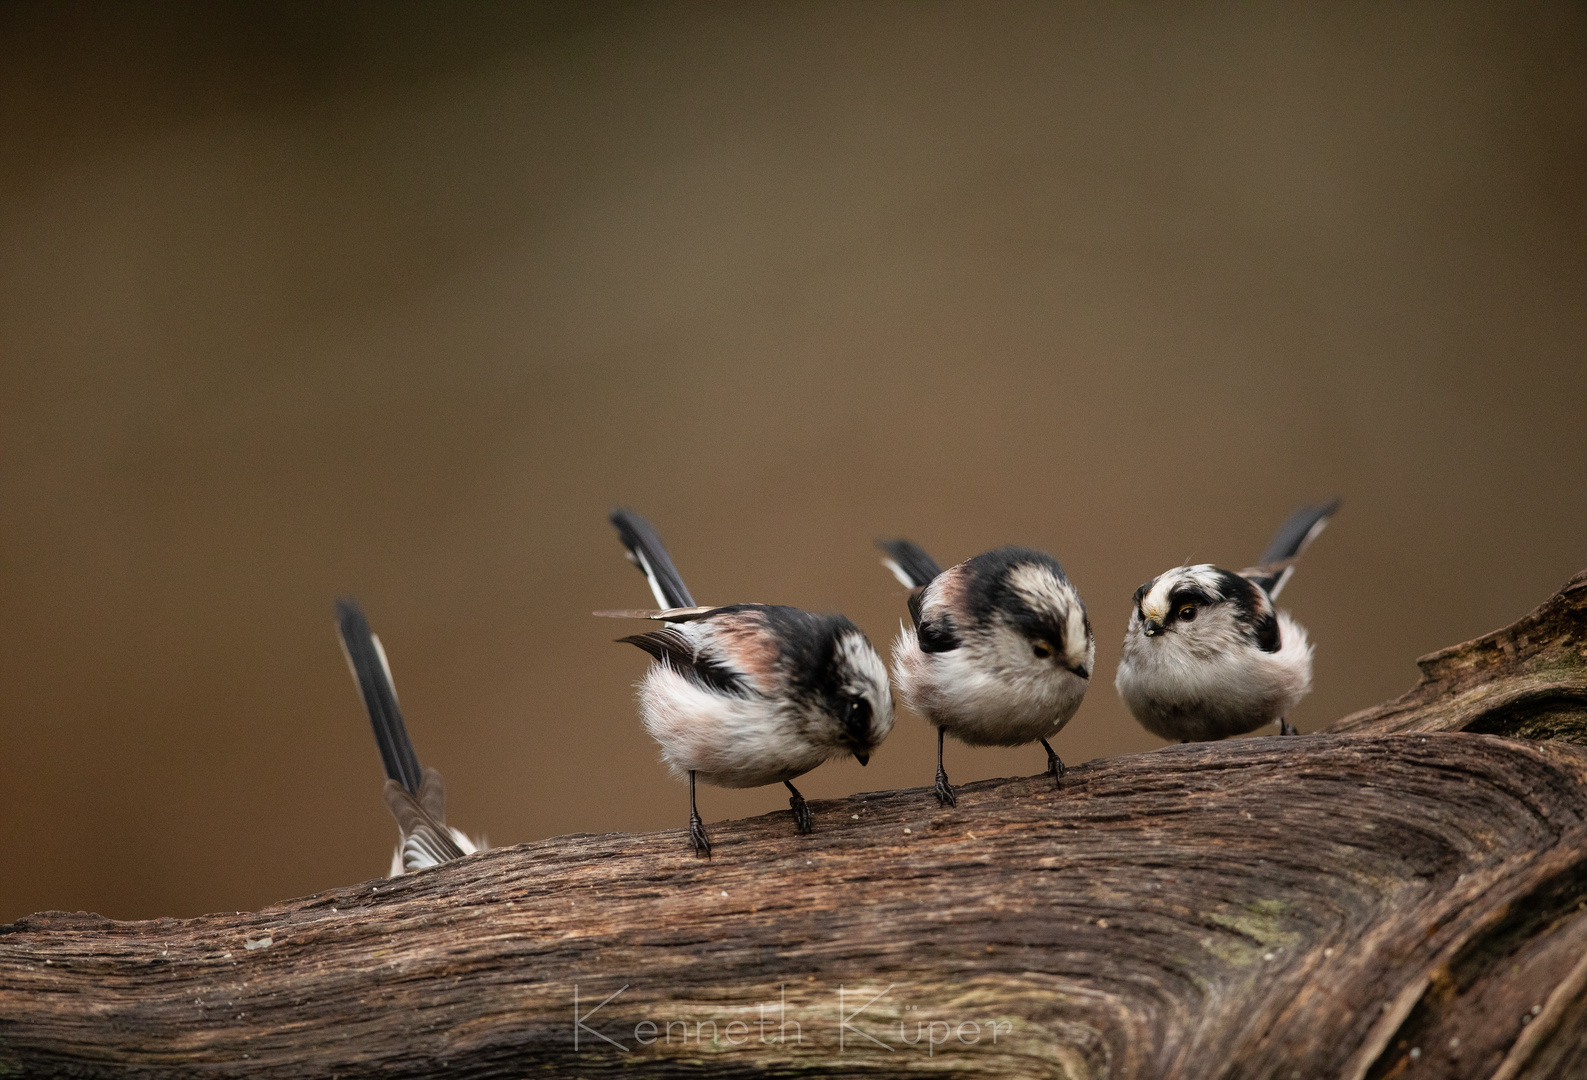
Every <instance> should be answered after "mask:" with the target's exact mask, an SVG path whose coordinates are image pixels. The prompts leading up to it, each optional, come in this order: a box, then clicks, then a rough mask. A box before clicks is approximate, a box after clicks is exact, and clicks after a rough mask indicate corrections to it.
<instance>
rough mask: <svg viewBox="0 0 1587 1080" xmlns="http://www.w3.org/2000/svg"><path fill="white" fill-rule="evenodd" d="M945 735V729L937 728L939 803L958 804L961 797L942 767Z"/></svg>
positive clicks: (943, 804) (939, 804)
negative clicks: (956, 793)
mask: <svg viewBox="0 0 1587 1080" xmlns="http://www.w3.org/2000/svg"><path fill="white" fill-rule="evenodd" d="M945 735H947V731H946V730H945V729H943V728H938V729H937V805H938V806H958V805H959V797H958V796H957V795H955V794H954V793H953V785H952V784H950V783H948V774H947V772H946V771H945V770H944V769H943V767H942V740H943V736H945Z"/></svg>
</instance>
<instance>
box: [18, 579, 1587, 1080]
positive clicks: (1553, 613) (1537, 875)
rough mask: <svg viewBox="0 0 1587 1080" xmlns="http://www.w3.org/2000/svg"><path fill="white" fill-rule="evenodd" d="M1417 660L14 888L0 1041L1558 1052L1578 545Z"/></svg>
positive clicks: (1575, 710) (705, 1064) (992, 1055)
mask: <svg viewBox="0 0 1587 1080" xmlns="http://www.w3.org/2000/svg"><path fill="white" fill-rule="evenodd" d="M1420 663H1421V666H1422V670H1423V679H1422V682H1421V684H1420V685H1418V686H1417V687H1416V688H1415V689H1413V690H1412V691H1411V692H1410V693H1408V694H1406V695H1405V696H1404V697H1402V698H1400V699H1398V700H1396V701H1394V702H1390V703H1388V704H1386V705H1383V706H1380V707H1378V708H1376V709H1371V710H1367V711H1366V712H1363V713H1358V714H1356V715H1354V716H1350V717H1347V718H1345V719H1344V720H1341V721H1340V722H1339V723H1338V724H1336V725H1334V727H1333V728H1332V729H1331V730H1330V731H1329V732H1327V733H1323V734H1317V735H1310V736H1300V737H1291V738H1277V737H1272V738H1256V739H1242V740H1235V741H1231V742H1224V743H1213V744H1203V745H1187V746H1171V747H1166V748H1164V749H1161V750H1157V751H1154V752H1151V753H1145V754H1135V755H1130V756H1126V757H1119V758H1114V759H1111V760H1106V761H1096V762H1092V763H1090V764H1087V765H1084V766H1081V767H1078V768H1074V769H1071V770H1070V771H1069V773H1068V775H1067V776H1066V777H1065V779H1064V781H1063V783H1062V786H1061V787H1060V788H1058V789H1057V790H1054V788H1053V784H1052V781H1051V780H1050V779H1049V778H1047V777H1035V778H1030V779H1008V780H995V781H988V782H985V783H980V784H969V785H965V786H964V787H963V788H961V789H960V798H959V805H958V807H957V809H950V810H942V809H939V808H938V807H937V805H936V802H935V800H934V799H933V798H932V795H931V792H930V790H929V789H926V788H919V789H912V790H908V791H894V792H881V793H876V794H870V795H858V796H854V797H853V798H849V799H843V800H836V801H829V802H818V803H814V804H812V806H813V809H814V811H815V815H816V827H817V832H816V833H815V835H813V836H809V837H799V836H795V835H793V830H792V828H791V825H790V822H789V818H788V815H787V814H786V813H779V814H770V815H766V816H764V817H761V818H755V819H751V820H746V821H738V822H730V823H723V824H718V825H716V826H714V827H713V837H714V839H715V840H716V841H717V857H716V858H715V859H714V860H713V861H710V862H704V861H700V860H696V859H694V858H691V857H690V856H689V854H688V852H687V846H686V841H685V839H684V836H683V833H682V831H681V830H676V829H675V830H669V831H666V832H660V833H647V834H643V835H601V836H591V835H580V836H566V837H558V838H556V839H552V840H546V841H542V842H540V843H534V844H523V845H519V846H518V847H514V848H507V849H501V850H496V851H490V852H486V853H483V854H480V855H475V856H470V857H468V858H465V859H463V860H461V861H459V862H456V863H451V864H448V865H446V866H442V867H439V868H436V869H434V870H430V871H424V872H421V873H418V874H414V875H412V876H409V877H404V878H400V879H397V880H395V881H373V882H366V883H364V884H362V885H356V886H352V887H350V888H346V889H338V890H335V891H332V892H327V893H323V894H320V895H318V896H312V897H308V898H306V899H301V900H294V901H289V902H287V903H283V904H279V905H276V906H274V907H271V908H268V909H266V910H264V911H260V912H255V913H249V914H229V915H209V916H204V917H202V918H197V919H185V920H175V919H163V920H153V921H148V922H115V921H112V920H109V919H103V918H100V917H98V916H94V915H88V914H84V913H78V914H76V915H69V914H64V913H60V912H46V913H43V914H39V915H34V916H30V917H28V918H25V919H22V920H20V921H18V922H17V923H14V924H11V925H8V926H0V1076H6V1075H12V1074H16V1075H24V1074H25V1075H71V1076H85V1077H86V1076H110V1075H115V1076H127V1075H133V1076H136V1075H148V1076H162V1077H165V1076H217V1075H234V1074H235V1075H248V1076H283V1077H313V1076H341V1077H361V1076H382V1077H398V1076H430V1075H434V1074H436V1073H438V1072H442V1071H445V1072H447V1073H448V1074H452V1075H458V1076H469V1077H498V1076H499V1077H520V1076H524V1075H527V1074H530V1073H544V1074H546V1075H556V1076H569V1075H581V1076H596V1075H616V1074H631V1073H633V1072H635V1071H636V1070H637V1071H639V1072H642V1073H644V1074H646V1075H662V1076H673V1075H677V1076H683V1075H697V1074H701V1073H704V1072H707V1071H709V1072H711V1073H713V1074H718V1075H729V1076H733V1075H745V1076H749V1075H755V1076H803V1075H821V1076H829V1075H836V1076H877V1075H887V1076H891V1075H898V1074H905V1073H913V1072H922V1073H926V1072H930V1073H933V1074H939V1075H954V1076H1000V1075H1007V1076H1019V1077H1029V1076H1052V1077H1071V1078H1081V1077H1187V1078H1198V1080H1199V1078H1206V1077H1227V1078H1236V1077H1241V1078H1243V1077H1250V1078H1270V1077H1273V1078H1283V1077H1299V1078H1305V1080H1314V1078H1321V1077H1344V1078H1348V1080H1377V1078H1385V1077H1404V1078H1407V1080H1409V1078H1417V1077H1429V1078H1432V1077H1438V1078H1447V1077H1483V1078H1488V1077H1493V1078H1501V1080H1519V1078H1528V1080H1537V1078H1543V1077H1558V1078H1564V1077H1580V1076H1583V1075H1587V749H1584V748H1583V746H1582V745H1581V744H1583V743H1587V573H1584V574H1582V575H1578V576H1577V577H1576V578H1574V579H1573V580H1572V581H1571V582H1569V583H1568V584H1567V585H1566V587H1565V588H1564V589H1563V590H1562V591H1561V592H1560V593H1559V594H1557V595H1556V596H1555V597H1553V598H1552V599H1551V600H1549V601H1548V602H1547V603H1545V604H1544V605H1543V606H1542V607H1540V608H1539V609H1538V610H1537V611H1535V612H1533V613H1532V614H1531V615H1529V616H1527V617H1526V618H1525V619H1522V620H1521V621H1520V622H1518V623H1516V624H1515V625H1514V626H1512V627H1509V628H1507V629H1505V630H1502V631H1499V632H1497V633H1495V634H1490V635H1488V636H1486V637H1483V638H1479V639H1478V640H1476V641H1473V642H1468V643H1467V644H1465V645H1461V646H1457V647H1455V648H1453V649H1446V650H1444V651H1442V652H1439V653H1435V654H1433V655H1431V656H1428V657H1425V658H1423V659H1422V660H1421V661H1420ZM603 1001H604V1002H605V1003H604V1004H602V1002H603ZM607 1040H610V1041H607Z"/></svg>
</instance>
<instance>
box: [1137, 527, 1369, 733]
mask: <svg viewBox="0 0 1587 1080" xmlns="http://www.w3.org/2000/svg"><path fill="white" fill-rule="evenodd" d="M1338 509H1339V500H1338V499H1333V500H1331V501H1329V502H1326V503H1318V504H1317V505H1315V506H1303V507H1301V508H1300V509H1299V510H1297V511H1295V513H1293V514H1292V515H1290V517H1289V519H1288V520H1287V521H1285V522H1284V524H1283V525H1281V526H1279V529H1278V532H1276V533H1275V534H1274V535H1273V540H1272V542H1271V543H1270V544H1268V547H1267V550H1266V551H1265V552H1263V553H1262V558H1261V561H1260V563H1259V564H1258V565H1257V566H1254V567H1251V568H1250V569H1247V570H1241V571H1238V572H1234V571H1230V570H1222V569H1219V568H1218V567H1216V566H1213V565H1211V564H1210V563H1201V564H1199V565H1196V566H1179V567H1175V568H1174V569H1173V570H1169V571H1167V572H1166V573H1163V574H1160V575H1158V576H1157V577H1155V578H1153V579H1152V580H1150V581H1148V582H1146V584H1144V585H1142V586H1141V587H1140V588H1138V589H1136V590H1135V606H1134V608H1133V610H1132V611H1131V612H1130V625H1129V630H1128V631H1127V632H1126V633H1125V635H1124V655H1123V657H1122V659H1121V660H1120V662H1119V673H1118V677H1117V678H1116V679H1115V680H1114V686H1115V687H1116V688H1117V689H1118V692H1119V696H1120V697H1122V698H1123V699H1124V704H1125V705H1126V706H1128V707H1129V710H1130V712H1131V713H1133V714H1134V716H1135V719H1136V720H1138V721H1140V724H1141V726H1142V727H1144V728H1145V729H1146V730H1147V731H1150V732H1151V733H1152V734H1153V735H1157V736H1160V737H1162V738H1164V739H1176V740H1178V741H1180V742H1209V741H1212V740H1214V739H1223V738H1227V737H1229V736H1231V735H1241V734H1244V733H1245V732H1248V731H1255V730H1256V729H1257V728H1259V727H1261V726H1263V725H1264V724H1273V723H1276V724H1278V725H1279V733H1280V734H1281V735H1294V734H1297V732H1296V729H1295V727H1294V726H1293V725H1292V724H1290V722H1289V721H1288V719H1287V716H1288V715H1289V712H1290V710H1291V709H1293V708H1294V707H1295V706H1296V705H1297V704H1298V703H1299V702H1300V699H1301V698H1303V697H1305V696H1306V694H1307V693H1308V692H1309V691H1310V690H1311V676H1312V646H1311V643H1310V642H1309V641H1308V640H1307V638H1306V631H1305V630H1304V629H1303V628H1302V627H1301V625H1300V624H1299V623H1297V622H1296V621H1295V620H1294V619H1292V618H1290V616H1289V613H1288V612H1286V611H1278V610H1276V609H1275V608H1274V606H1273V601H1275V600H1276V599H1278V594H1279V593H1280V591H1282V590H1283V588H1284V585H1285V584H1286V583H1287V582H1288V581H1289V578H1290V575H1291V574H1293V573H1294V570H1295V560H1297V559H1299V558H1300V556H1301V554H1302V552H1304V551H1305V550H1306V548H1307V547H1308V546H1309V545H1310V544H1311V542H1312V541H1313V540H1315V539H1316V538H1317V535H1318V534H1319V533H1321V532H1322V531H1323V529H1324V528H1325V527H1326V526H1327V524H1328V521H1329V519H1330V518H1332V517H1333V515H1334V513H1335V512H1336V511H1337V510H1338Z"/></svg>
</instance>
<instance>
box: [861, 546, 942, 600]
mask: <svg viewBox="0 0 1587 1080" xmlns="http://www.w3.org/2000/svg"><path fill="white" fill-rule="evenodd" d="M876 546H877V547H879V548H881V549H882V550H883V551H885V552H887V556H888V557H887V558H885V559H883V560H882V565H883V566H885V567H887V569H889V570H891V571H892V572H893V576H894V577H896V578H897V579H898V581H899V584H901V585H903V586H905V587H906V588H910V589H924V588H925V587H926V586H927V585H929V584H931V580H932V579H933V578H935V577H936V576H937V575H938V574H940V573H942V567H940V566H938V565H937V560H935V559H933V558H932V557H931V556H930V555H927V554H926V552H925V550H924V549H922V548H921V547H920V545H919V544H915V543H912V542H911V541H908V540H878V541H876Z"/></svg>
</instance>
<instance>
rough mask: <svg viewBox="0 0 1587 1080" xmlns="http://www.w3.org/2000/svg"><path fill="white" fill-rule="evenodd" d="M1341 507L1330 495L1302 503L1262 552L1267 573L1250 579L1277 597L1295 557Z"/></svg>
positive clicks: (1296, 557)
mask: <svg viewBox="0 0 1587 1080" xmlns="http://www.w3.org/2000/svg"><path fill="white" fill-rule="evenodd" d="M1338 509H1339V500H1338V499H1330V500H1329V501H1328V502H1325V503H1318V504H1316V505H1315V506H1303V507H1301V508H1300V509H1299V510H1297V511H1295V512H1294V513H1293V514H1291V515H1290V516H1289V518H1288V519H1287V520H1286V521H1285V522H1284V524H1282V525H1280V526H1279V527H1278V531H1277V532H1276V533H1274V534H1273V539H1272V540H1271V541H1269V542H1268V545H1267V550H1266V551H1264V552H1262V560H1261V564H1260V566H1261V568H1262V569H1263V570H1264V571H1266V572H1265V573H1258V574H1256V575H1247V576H1249V577H1250V578H1251V581H1252V582H1254V583H1255V584H1257V585H1259V586H1261V587H1262V588H1263V589H1265V590H1267V594H1268V596H1270V597H1273V598H1274V599H1275V600H1276V599H1277V598H1278V594H1279V593H1280V592H1281V591H1282V590H1283V588H1284V586H1285V584H1287V583H1288V581H1289V577H1290V575H1291V574H1293V573H1294V572H1295V560H1296V559H1298V558H1300V557H1301V554H1302V553H1303V552H1304V551H1305V550H1306V549H1307V548H1308V547H1309V546H1310V545H1311V542H1312V541H1313V540H1315V539H1317V535H1318V534H1319V533H1321V532H1322V531H1323V530H1324V529H1325V528H1327V527H1328V519H1329V518H1331V517H1333V516H1334V513H1335V512H1336V511H1338Z"/></svg>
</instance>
